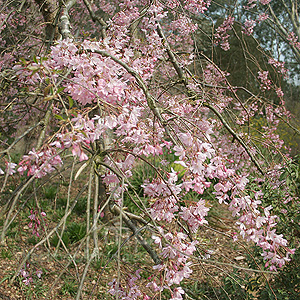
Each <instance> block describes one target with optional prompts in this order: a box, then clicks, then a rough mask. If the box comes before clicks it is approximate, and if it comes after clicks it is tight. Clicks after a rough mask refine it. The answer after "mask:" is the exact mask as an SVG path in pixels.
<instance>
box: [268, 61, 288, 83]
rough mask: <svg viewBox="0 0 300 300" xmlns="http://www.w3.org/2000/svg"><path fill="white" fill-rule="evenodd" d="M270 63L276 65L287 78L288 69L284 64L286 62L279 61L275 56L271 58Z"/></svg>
mask: <svg viewBox="0 0 300 300" xmlns="http://www.w3.org/2000/svg"><path fill="white" fill-rule="evenodd" d="M268 63H269V64H270V65H272V66H274V67H275V68H276V69H277V71H278V73H281V74H283V75H284V77H285V78H287V69H286V68H285V66H284V62H279V61H277V60H276V59H274V58H270V59H269V61H268Z"/></svg>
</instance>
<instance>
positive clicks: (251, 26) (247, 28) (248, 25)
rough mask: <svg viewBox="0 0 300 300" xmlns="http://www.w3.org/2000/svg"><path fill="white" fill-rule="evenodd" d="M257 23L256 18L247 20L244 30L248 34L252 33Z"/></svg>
mask: <svg viewBox="0 0 300 300" xmlns="http://www.w3.org/2000/svg"><path fill="white" fill-rule="evenodd" d="M255 25H256V21H255V20H246V21H245V23H244V25H243V31H242V32H243V33H244V34H246V35H252V34H253V30H254V27H255Z"/></svg>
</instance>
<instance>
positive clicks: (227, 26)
mask: <svg viewBox="0 0 300 300" xmlns="http://www.w3.org/2000/svg"><path fill="white" fill-rule="evenodd" d="M233 23H234V18H233V17H231V16H229V17H228V18H226V19H225V20H224V22H223V23H222V24H221V25H220V26H219V27H218V28H217V30H216V33H215V43H216V44H220V45H221V48H222V49H223V50H225V51H227V50H229V48H230V45H229V41H228V38H229V37H230V35H229V34H228V33H227V32H228V31H229V30H231V29H232V25H233Z"/></svg>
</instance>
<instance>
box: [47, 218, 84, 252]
mask: <svg viewBox="0 0 300 300" xmlns="http://www.w3.org/2000/svg"><path fill="white" fill-rule="evenodd" d="M85 235H86V226H85V225H83V224H78V223H76V222H73V223H71V224H69V225H68V226H67V228H66V230H65V232H64V233H63V236H62V240H63V242H64V244H65V245H66V246H67V247H68V246H69V245H70V244H74V243H77V242H79V241H80V240H81V239H83V238H84V237H85ZM58 241H59V238H58V236H57V235H55V236H54V237H52V239H51V244H52V245H53V246H54V247H56V246H57V244H58Z"/></svg>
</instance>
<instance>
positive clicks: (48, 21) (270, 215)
mask: <svg viewBox="0 0 300 300" xmlns="http://www.w3.org/2000/svg"><path fill="white" fill-rule="evenodd" d="M270 2H271V1H262V0H261V1H249V3H248V4H247V5H248V8H247V9H248V10H251V9H254V8H255V7H260V8H261V9H263V11H265V12H264V13H262V14H259V15H257V18H256V19H249V18H247V19H246V20H245V21H243V24H241V26H242V30H241V34H242V37H243V38H244V37H245V40H244V41H246V36H249V35H253V28H254V26H255V24H256V23H257V22H265V21H266V20H272V21H270V22H272V24H274V26H277V27H276V28H278V29H277V30H278V31H279V32H280V34H282V36H283V38H284V39H285V40H286V41H289V43H290V45H291V47H292V48H291V49H292V51H293V52H294V54H295V56H296V58H297V57H298V54H299V53H298V52H299V49H298V48H299V47H298V46H299V45H298V43H299V42H298V40H297V32H298V31H299V30H298V31H297V30H295V29H291V30H292V31H289V29H285V30H283V29H282V26H284V25H283V24H281V23H280V18H276V14H275V12H274V10H273V9H272V6H271V3H270ZM2 4H3V5H2V10H1V13H0V30H1V39H0V43H1V45H0V46H1V49H2V52H1V58H0V62H1V63H0V68H1V87H2V92H1V100H0V101H1V111H2V115H1V122H2V135H1V139H2V140H1V142H2V144H1V148H2V149H1V155H2V156H1V159H2V161H1V169H0V172H1V180H2V182H3V184H2V189H1V191H2V192H4V191H5V189H6V186H7V185H8V183H9V182H10V181H11V180H13V179H12V178H16V180H19V181H20V184H19V185H18V186H17V187H16V188H15V190H14V191H12V193H11V195H10V196H9V197H8V199H7V200H6V201H5V203H4V205H3V208H2V211H1V213H2V217H3V219H4V222H3V226H2V231H1V241H2V242H4V241H5V237H6V233H7V230H8V228H9V226H10V224H11V223H12V222H13V220H14V219H15V218H16V216H17V215H18V213H19V211H20V210H21V209H22V206H21V205H20V199H21V198H22V194H23V193H24V192H25V191H26V190H27V189H28V188H29V187H30V186H34V187H35V188H36V185H37V184H38V183H39V182H41V184H43V183H44V182H45V181H47V180H50V179H51V180H55V178H59V176H61V177H63V176H65V175H64V174H65V173H66V172H69V182H68V191H67V193H68V203H67V205H66V210H65V214H64V215H63V217H62V218H61V219H60V220H59V221H58V222H57V224H56V225H55V226H54V227H53V228H46V227H47V226H46V223H47V221H46V215H47V212H46V211H44V210H43V208H41V207H40V205H39V202H38V201H36V208H32V209H31V212H30V216H29V219H30V223H29V224H30V225H29V227H30V228H32V230H33V234H35V235H36V236H38V237H39V241H38V242H37V244H36V245H35V246H34V247H33V248H32V249H30V250H29V251H28V252H27V254H26V255H25V257H24V258H23V259H22V261H21V263H20V264H19V266H18V268H17V270H16V272H15V275H14V276H13V278H12V281H13V280H14V279H15V278H16V276H19V274H21V275H22V276H23V277H24V278H25V279H24V280H25V281H26V284H27V283H28V284H29V283H30V282H31V281H32V278H31V277H30V274H29V273H28V272H27V271H26V270H25V269H24V265H26V263H27V261H28V259H29V257H30V256H31V255H32V254H33V253H34V251H36V249H37V248H38V247H39V246H41V245H43V244H44V245H46V247H47V241H48V240H49V238H50V237H51V236H53V235H55V234H56V235H58V236H59V243H63V241H62V236H63V231H64V229H65V226H66V220H67V218H68V217H69V216H70V214H71V213H72V210H73V209H74V207H75V205H76V202H77V200H78V198H79V196H80V195H81V194H82V193H83V192H85V191H86V192H87V204H86V205H87V215H86V219H87V224H86V228H87V233H86V236H85V238H84V239H83V241H82V244H81V247H82V245H83V244H84V243H85V252H86V253H85V254H86V259H87V263H86V266H85V269H84V271H83V272H82V274H80V278H79V279H78V282H79V288H78V292H77V297H76V299H80V297H81V296H82V295H81V293H82V287H83V285H84V283H85V280H86V274H87V272H88V269H89V266H90V264H91V262H92V261H93V260H94V259H95V258H96V257H98V256H99V241H98V234H97V230H98V229H99V226H101V227H102V226H103V224H105V222H104V221H103V220H102V218H106V217H107V216H108V215H115V216H117V217H118V218H117V219H116V220H118V223H119V224H120V228H119V232H118V233H119V237H118V251H117V254H116V257H115V258H116V261H117V272H116V273H115V278H112V279H111V282H110V283H109V288H108V291H109V293H110V294H112V295H114V296H115V297H116V298H117V299H155V297H157V296H158V295H161V293H163V292H164V291H169V295H170V297H169V298H170V299H183V297H184V296H183V295H184V294H185V290H184V288H183V287H182V286H181V283H182V282H184V281H188V280H189V278H190V277H191V276H192V274H193V272H194V271H195V266H197V265H198V264H206V263H208V264H214V265H218V262H217V261H215V262H213V261H210V260H209V259H208V258H209V253H210V249H207V248H206V247H205V246H203V245H202V244H201V243H200V242H199V237H200V236H201V232H202V230H203V228H206V229H207V228H210V229H212V228H211V224H210V222H209V218H208V217H209V214H210V211H211V209H212V207H220V209H222V210H226V209H227V210H228V211H229V212H230V216H232V222H233V223H234V224H235V226H236V227H235V228H236V231H233V230H231V231H228V232H226V233H224V235H226V236H227V238H229V239H232V240H233V241H235V242H237V243H239V242H241V241H243V240H244V241H246V242H248V243H249V244H255V245H256V246H258V247H260V248H261V256H262V257H263V260H264V264H263V267H264V268H266V269H268V270H269V271H276V270H277V269H278V268H280V267H282V266H283V265H285V264H286V262H288V261H289V260H290V254H293V253H294V249H291V247H290V246H289V243H288V241H287V239H286V238H285V236H283V234H281V233H280V232H278V230H277V229H276V226H277V223H278V222H279V218H278V216H277V215H276V213H275V212H273V208H274V207H273V206H272V205H270V204H268V202H267V201H266V198H267V197H268V195H269V194H268V193H266V190H267V189H272V190H273V193H274V194H276V193H277V194H278V197H280V199H279V200H278V201H280V202H282V203H284V204H285V205H288V204H289V203H297V201H298V200H297V198H296V195H295V190H292V189H290V188H289V185H288V182H287V180H286V177H284V176H283V175H284V174H286V172H289V164H290V162H291V157H290V155H289V147H287V146H286V145H285V143H284V141H283V140H282V138H281V137H280V135H279V134H278V133H277V128H278V126H279V125H280V124H282V123H284V124H288V125H290V122H291V119H292V116H291V114H290V112H289V111H287V110H286V108H285V105H284V93H283V91H282V89H281V86H280V82H281V81H280V80H282V78H284V77H285V76H287V72H288V71H287V69H286V68H285V66H284V63H283V62H280V61H279V60H277V59H275V58H272V57H271V56H270V52H269V53H268V54H266V55H265V56H264V58H263V59H264V60H265V64H261V65H256V73H255V74H254V73H252V78H253V82H254V85H255V86H253V89H249V88H246V87H244V86H236V85H232V84H231V77H230V76H231V75H230V74H229V73H228V72H227V71H226V70H222V69H221V68H220V67H219V66H218V65H217V63H216V62H215V58H214V55H212V53H213V48H214V47H220V48H221V49H222V51H223V53H224V54H225V53H226V52H225V51H227V50H229V49H230V40H229V38H230V36H232V35H234V34H235V29H234V24H235V22H236V21H235V19H234V17H233V16H232V14H231V11H230V10H227V13H228V14H227V15H226V16H224V19H223V21H222V22H221V24H220V26H218V27H216V28H214V25H215V24H214V20H212V19H210V18H209V16H210V14H209V9H210V5H211V1H210V0H207V1H202V0H201V1H199V0H183V1H177V0H165V1H147V0H143V1H136V0H124V1H113V0H110V1H105V0H103V1H95V2H89V0H83V1H79V2H76V1H72V0H69V1H66V2H63V3H62V2H60V1H55V0H46V1H39V0H36V1H35V2H32V1H23V2H21V3H19V2H17V1H12V2H2ZM286 8H289V9H291V16H292V18H293V20H294V22H293V23H292V24H293V26H294V25H295V26H296V29H297V28H298V27H297V24H298V23H297V22H298V18H297V13H298V10H297V9H296V8H295V3H292V4H291V6H290V5H289V4H287V5H286ZM267 12H268V13H269V14H270V18H271V19H270V18H269V19H268V17H267V15H266V13H267ZM209 22H211V24H210V28H211V31H209V32H205V34H206V35H207V36H208V38H209V41H210V45H209V47H210V49H212V50H211V52H210V51H202V50H201V49H199V47H197V40H198V39H199V36H201V35H203V29H202V27H201V24H209ZM279 23H280V24H281V25H280V24H279ZM294 23H295V24H294ZM298 29H299V28H298ZM245 47H246V44H245ZM297 51H298V52H297ZM221 53H222V52H221ZM267 64H271V65H272V66H273V67H274V70H275V71H274V72H275V73H276V74H277V77H276V78H279V79H280V80H276V78H275V77H274V76H270V72H269V71H268V69H267V68H266V65H267ZM274 78H275V79H274ZM259 122H260V124H262V125H260V126H259V128H257V124H258V123H259ZM290 126H292V125H290ZM292 127H293V126H292ZM294 129H295V130H296V131H297V129H296V128H294ZM298 133H299V132H298ZM30 135H34V136H35V139H32V138H31V139H29V136H30ZM25 139H27V141H28V140H29V141H30V149H28V151H26V153H24V155H23V156H22V157H21V158H20V159H19V161H16V160H15V159H14V158H13V153H15V151H16V150H15V149H16V147H17V146H18V143H21V142H22V140H25ZM71 158H72V162H71V167H69V168H68V167H67V166H68V165H69V164H70V160H71ZM139 168H145V169H147V170H151V171H150V172H148V174H147V176H146V177H145V178H143V182H142V183H141V184H140V185H139V186H135V185H134V184H133V182H132V178H133V176H134V174H135V172H136V170H138V169H139ZM81 177H82V179H81V180H82V181H83V180H86V181H85V184H84V185H83V186H82V189H81V190H80V191H79V192H78V195H77V196H74V198H72V196H73V195H72V191H71V190H72V188H73V187H74V186H75V185H76V180H78V178H81ZM35 188H34V189H35ZM140 191H142V193H141V192H140ZM72 199H73V200H72ZM125 200H126V201H127V202H126V203H128V202H130V203H131V204H132V205H133V206H134V207H135V211H138V213H136V212H135V213H133V212H131V211H129V210H128V209H126V208H125V207H124V206H125V204H124V203H125ZM91 205H92V206H93V213H92V214H93V215H92V216H91V215H90V208H91ZM109 211H110V212H109ZM122 223H124V224H125V225H126V226H127V227H128V228H129V229H130V230H131V231H132V236H131V238H136V239H137V241H138V242H139V243H140V244H141V245H142V246H143V247H144V249H145V251H146V252H147V254H148V255H149V257H151V259H152V260H153V266H151V268H152V274H151V276H148V278H147V283H146V284H145V285H144V284H143V282H144V280H142V278H141V275H140V272H141V270H140V269H137V270H131V271H130V273H129V272H128V273H126V272H122V271H121V270H123V269H122V268H124V267H122V260H121V259H120V253H121V251H122V247H123V245H124V243H125V242H126V241H123V240H122V239H123V235H122ZM91 236H92V237H93V238H92V240H91V239H90V237H91ZM147 236H150V237H151V240H152V241H150V242H149V239H147V238H146V237H147ZM91 245H93V246H91ZM58 248H59V246H58V247H57V248H56V249H58ZM37 274H39V276H38V277H40V276H41V274H40V273H37ZM30 278H31V279H30Z"/></svg>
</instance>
